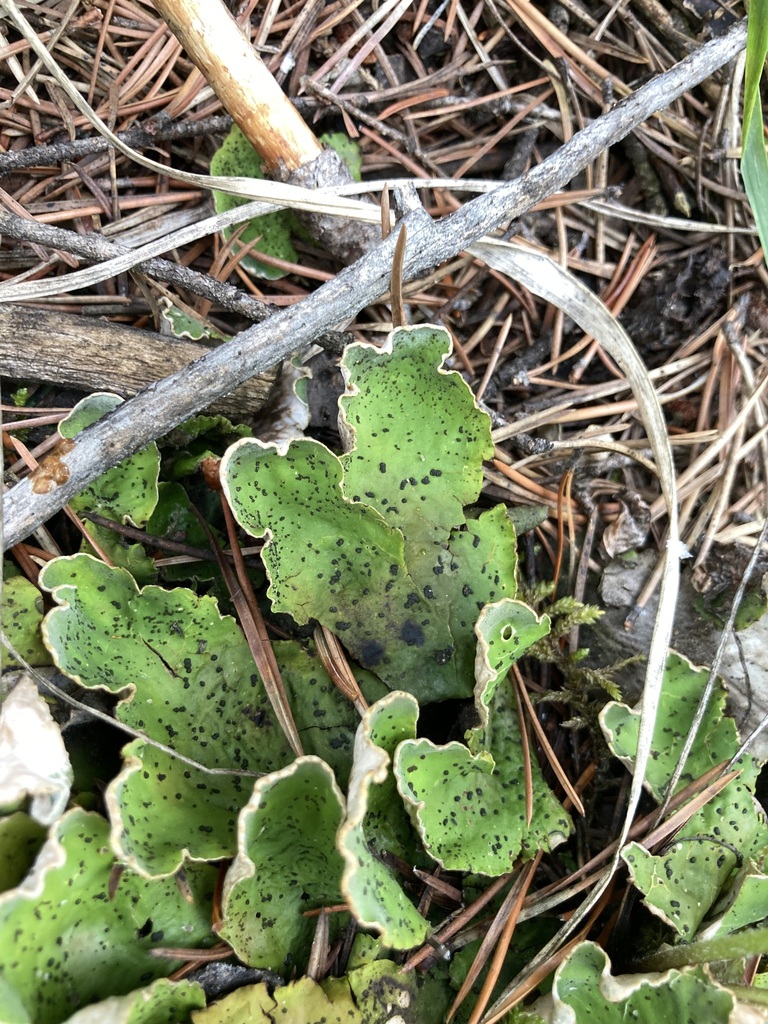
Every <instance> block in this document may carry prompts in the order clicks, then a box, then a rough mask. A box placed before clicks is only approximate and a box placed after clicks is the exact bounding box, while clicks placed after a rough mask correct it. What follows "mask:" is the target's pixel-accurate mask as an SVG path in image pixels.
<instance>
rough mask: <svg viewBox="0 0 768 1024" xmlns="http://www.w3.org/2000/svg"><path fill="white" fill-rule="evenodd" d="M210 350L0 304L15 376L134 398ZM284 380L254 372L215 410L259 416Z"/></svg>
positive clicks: (5, 362)
mask: <svg viewBox="0 0 768 1024" xmlns="http://www.w3.org/2000/svg"><path fill="white" fill-rule="evenodd" d="M208 351H210V350H209V349H208V347H207V346H205V345H201V344H199V343H197V342H193V341H182V340H180V339H177V338H172V337H167V336H165V335H163V334H156V333H155V332H154V331H141V330H137V329H136V328H134V327H126V326H125V325H124V324H115V323H110V322H108V321H106V320H99V319H95V318H91V317H85V316H74V315H64V314H61V313H58V312H56V313H53V312H48V311H47V310H40V309H32V308H30V307H29V306H17V305H0V376H2V377H9V378H11V379H14V380H36V381H38V380H39V381H47V382H50V383H52V384H63V385H67V386H69V387H74V388H77V389H78V390H82V391H112V392H114V393H115V394H118V395H121V396H122V397H123V398H130V397H131V396H133V395H135V394H136V393H137V392H139V391H141V389H142V388H144V387H146V386H147V385H148V384H152V383H153V382H155V381H158V380H161V379H162V378H163V377H166V376H168V374H169V373H175V372H176V371H178V370H181V369H183V368H184V367H185V366H188V365H189V363H191V362H193V361H194V360H195V359H199V358H200V356H203V355H205V353H206V352H208ZM276 379H277V372H276V371H275V370H270V371H268V372H267V373H263V374H260V375H259V376H257V377H251V378H250V380H247V381H246V382H245V383H244V384H241V385H240V387H239V388H237V390H236V391H233V392H232V393H231V394H229V395H225V396H224V397H222V398H219V399H218V400H217V401H216V402H215V403H214V404H213V405H212V406H211V407H210V408H211V411H212V412H217V413H221V414H223V415H225V416H230V417H233V418H237V419H238V420H242V419H243V418H245V417H247V416H252V415H255V414H256V413H257V412H258V411H259V410H260V409H261V407H262V406H263V405H264V403H265V402H266V400H267V399H268V398H269V395H270V393H271V391H272V387H273V385H274V383H275V380H276Z"/></svg>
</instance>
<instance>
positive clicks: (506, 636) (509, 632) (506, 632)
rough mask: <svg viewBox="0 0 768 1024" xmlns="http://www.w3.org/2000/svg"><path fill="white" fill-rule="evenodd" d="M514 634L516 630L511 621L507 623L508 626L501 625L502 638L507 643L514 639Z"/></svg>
mask: <svg viewBox="0 0 768 1024" xmlns="http://www.w3.org/2000/svg"><path fill="white" fill-rule="evenodd" d="M514 635H515V631H514V629H512V627H511V626H510V624H509V623H507V624H506V626H502V627H501V639H502V640H503V641H504V642H505V643H509V641H510V640H511V639H512V637H513V636H514Z"/></svg>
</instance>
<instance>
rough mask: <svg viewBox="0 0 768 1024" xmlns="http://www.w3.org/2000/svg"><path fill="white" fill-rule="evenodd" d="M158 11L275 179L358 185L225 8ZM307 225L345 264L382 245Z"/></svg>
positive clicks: (359, 230) (348, 229) (180, 5)
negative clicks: (353, 182)
mask: <svg viewBox="0 0 768 1024" xmlns="http://www.w3.org/2000/svg"><path fill="white" fill-rule="evenodd" d="M155 7H156V8H157V10H158V12H159V13H160V14H161V15H162V16H163V17H164V18H165V20H166V21H167V22H168V25H169V27H170V28H171V30H172V32H173V34H174V35H175V36H176V38H177V39H178V40H179V42H180V43H181V44H182V46H183V47H184V49H185V50H186V51H187V53H188V54H189V56H190V57H191V58H192V60H193V61H194V62H195V64H196V65H197V67H198V68H199V69H200V71H201V72H202V73H203V75H204V76H205V79H206V81H207V82H208V84H209V85H210V86H211V88H212V89H213V91H214V92H215V93H216V95H217V96H218V98H219V99H220V100H221V102H222V104H223V105H224V107H225V108H226V109H227V111H228V112H229V113H230V114H231V115H232V117H233V118H234V120H235V123H236V124H237V126H238V127H239V128H240V130H241V131H242V133H243V135H245V137H246V138H247V139H248V141H249V142H250V144H251V145H252V146H253V148H254V149H255V150H256V152H257V153H258V154H259V156H260V157H261V158H262V160H263V161H264V167H265V170H266V171H267V173H268V174H269V175H270V176H271V177H273V178H277V179H279V180H280V181H285V182H288V183H289V184H291V185H301V186H303V187H304V188H322V187H324V186H329V185H345V184H349V182H351V180H352V178H351V177H350V174H349V169H348V168H347V165H346V164H345V163H344V161H343V160H342V159H341V157H340V156H339V155H338V153H336V152H334V151H333V150H331V149H324V148H323V146H322V144H321V143H320V141H319V139H317V138H316V137H315V134H314V132H313V131H312V129H311V128H310V127H309V126H308V125H307V124H306V122H305V121H304V119H303V118H302V116H301V114H300V113H299V112H298V110H296V108H295V107H294V106H293V104H292V103H291V101H290V100H289V99H288V97H287V96H286V95H285V93H284V92H283V90H282V89H281V88H280V86H279V85H278V83H277V82H276V81H275V79H274V78H273V77H272V75H271V74H270V72H269V70H268V69H267V67H266V65H265V64H264V62H263V61H262V59H261V57H260V56H259V55H258V53H257V52H256V51H255V50H254V48H253V47H252V46H251V43H250V42H249V40H248V39H247V38H246V36H245V35H244V33H243V31H242V29H241V28H240V26H239V25H238V24H237V22H236V21H235V20H234V18H233V17H232V16H231V14H230V13H229V11H228V10H227V9H226V8H225V7H224V4H223V3H221V0H155ZM302 219H303V220H305V221H306V224H307V227H308V228H309V231H310V233H311V234H312V235H313V237H314V238H315V239H317V241H318V242H319V243H320V244H321V245H322V246H323V247H324V248H325V249H326V250H327V251H328V252H330V253H331V254H332V255H333V256H336V257H337V258H338V259H340V260H341V261H342V263H351V262H353V261H354V260H356V259H358V258H359V257H360V256H361V255H362V254H363V253H364V252H365V251H366V250H367V249H368V248H369V247H370V246H371V245H372V244H373V243H374V241H375V240H376V233H375V231H374V230H373V229H372V228H371V226H370V225H367V224H360V223H358V222H356V221H348V222H346V223H343V224H340V223H339V221H338V219H333V218H328V217H323V216H317V215H316V214H306V215H303V216H302Z"/></svg>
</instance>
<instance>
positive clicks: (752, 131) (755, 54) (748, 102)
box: [741, 0, 768, 254]
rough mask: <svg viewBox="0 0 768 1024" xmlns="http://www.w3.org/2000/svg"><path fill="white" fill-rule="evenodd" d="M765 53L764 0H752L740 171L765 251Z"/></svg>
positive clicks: (767, 20)
mask: <svg viewBox="0 0 768 1024" xmlns="http://www.w3.org/2000/svg"><path fill="white" fill-rule="evenodd" d="M766 55H768V0H752V2H751V4H750V5H749V22H748V26H747V62H746V71H745V78H744V122H743V129H742V157H741V173H742V175H743V177H744V188H745V189H746V192H747V197H748V198H749V203H750V206H751V207H752V213H753V215H754V218H755V224H756V226H757V231H758V234H759V236H760V242H761V244H762V246H763V253H764V254H766V253H768V157H767V156H766V152H765V137H764V133H763V118H762V109H761V103H760V79H761V77H762V74H763V67H764V65H765V58H766Z"/></svg>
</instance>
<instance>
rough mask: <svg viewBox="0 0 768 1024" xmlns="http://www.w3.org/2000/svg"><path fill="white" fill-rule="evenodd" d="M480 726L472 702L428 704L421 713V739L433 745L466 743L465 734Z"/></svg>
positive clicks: (456, 701) (453, 701)
mask: <svg viewBox="0 0 768 1024" xmlns="http://www.w3.org/2000/svg"><path fill="white" fill-rule="evenodd" d="M479 724H480V719H479V718H478V716H477V709H476V708H475V705H474V702H473V701H471V700H443V701H440V702H436V703H434V704H426V705H424V706H423V707H422V708H421V711H420V712H419V726H418V734H419V739H427V740H432V742H433V743H438V744H442V743H449V742H450V741H451V740H458V741H459V742H460V743H463V742H464V733H465V732H467V731H468V730H469V729H474V728H475V727H476V726H478V725H479Z"/></svg>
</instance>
